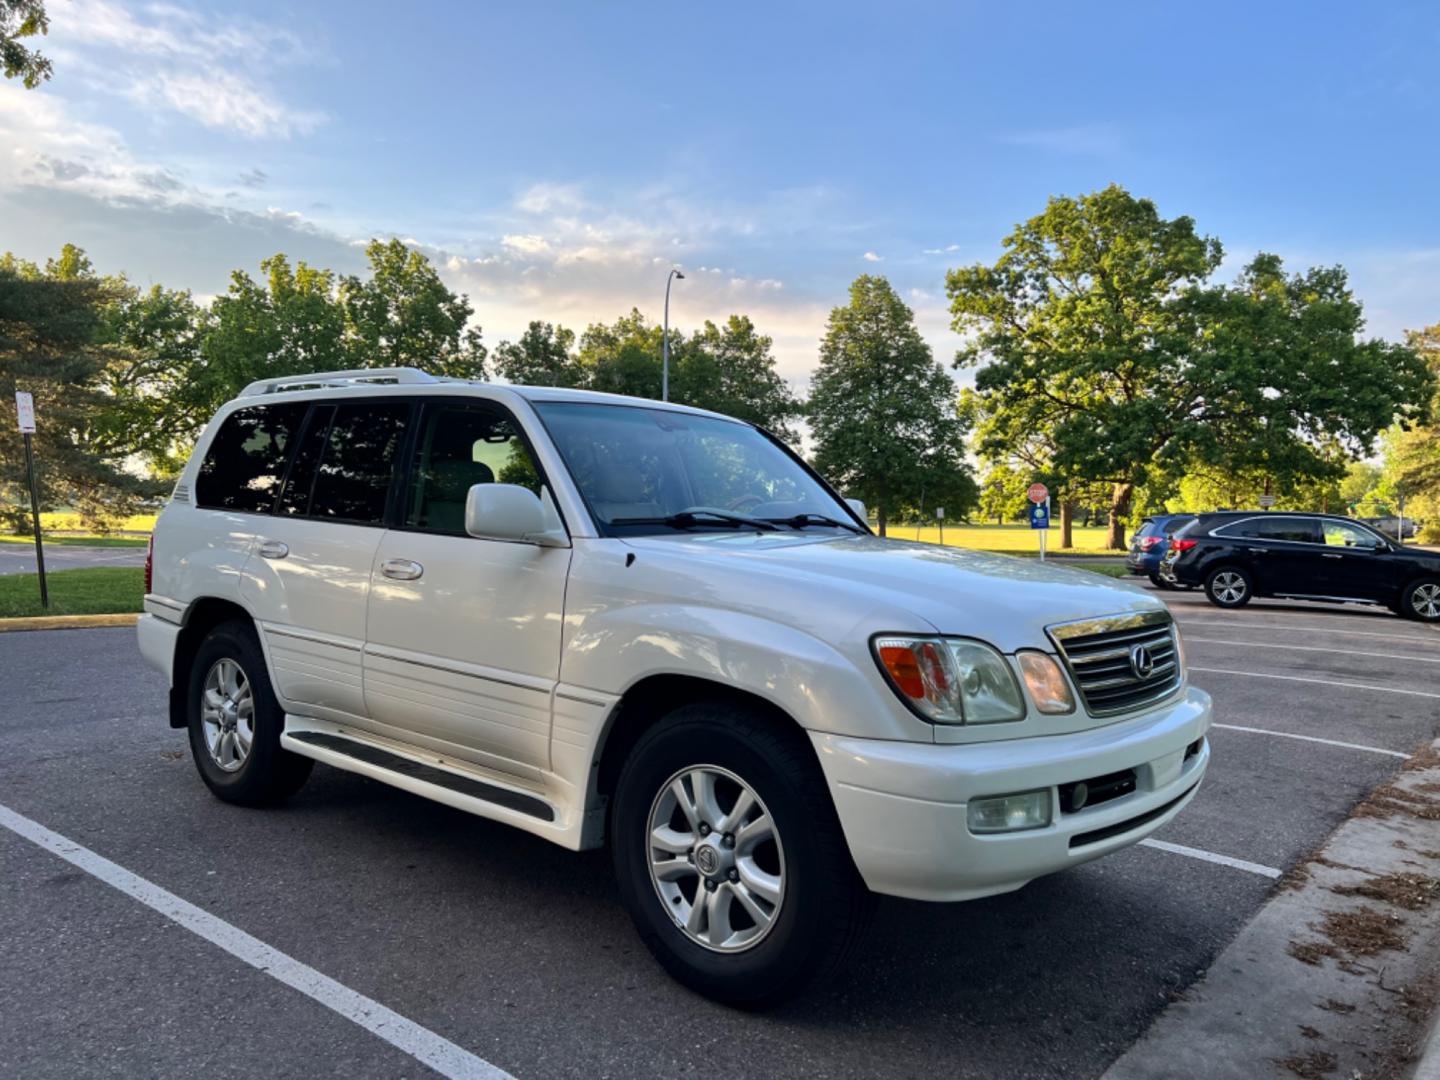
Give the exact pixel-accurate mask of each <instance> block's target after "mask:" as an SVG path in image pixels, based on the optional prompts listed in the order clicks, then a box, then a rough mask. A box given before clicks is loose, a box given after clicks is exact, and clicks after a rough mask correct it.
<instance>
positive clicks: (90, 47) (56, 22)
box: [51, 0, 325, 139]
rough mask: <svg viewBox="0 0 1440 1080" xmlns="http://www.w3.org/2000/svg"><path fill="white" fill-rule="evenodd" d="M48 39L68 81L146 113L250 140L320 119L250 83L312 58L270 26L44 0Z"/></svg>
mask: <svg viewBox="0 0 1440 1080" xmlns="http://www.w3.org/2000/svg"><path fill="white" fill-rule="evenodd" d="M51 33H52V35H53V36H54V37H55V38H57V39H58V40H59V42H60V43H61V45H60V47H61V49H62V50H64V51H65V52H66V53H67V54H68V57H69V64H70V67H71V68H72V70H73V71H74V73H75V75H74V78H75V79H76V81H77V82H85V83H87V84H89V85H91V86H92V87H94V88H96V89H98V90H100V91H102V92H104V93H111V94H120V95H123V96H125V97H127V98H129V99H130V100H132V101H135V102H137V103H139V104H141V105H143V106H145V107H147V108H150V109H152V110H156V111H168V112H173V113H176V114H179V115H180V116H184V117H187V118H189V119H191V120H194V121H197V122H198V123H200V124H203V125H204V126H206V127H212V128H218V129H221V130H225V131H232V132H235V133H237V134H240V135H242V136H245V137H247V138H253V139H258V138H265V137H275V138H289V137H290V136H292V135H296V134H305V133H307V132H309V131H312V130H314V129H315V127H317V126H318V125H319V124H321V123H323V122H324V120H325V117H324V115H323V114H322V113H320V112H318V111H316V110H313V109H301V108H293V107H291V106H289V105H287V104H286V103H284V102H282V101H280V100H279V99H277V98H276V97H275V96H274V95H273V94H271V93H267V92H266V91H265V90H262V89H261V88H260V86H259V85H257V82H256V78H255V74H256V72H257V70H258V71H260V72H264V71H268V70H269V69H270V68H273V67H275V66H277V65H285V64H289V63H293V62H295V61H298V60H301V59H307V60H308V59H313V57H312V56H311V51H310V50H309V49H308V48H307V47H306V45H305V43H304V42H302V40H301V38H300V37H299V36H298V35H296V34H294V33H292V32H291V31H289V30H288V29H285V28H283V27H280V26H275V25H270V24H265V23H259V22H255V21H252V20H248V19H243V18H236V17H219V16H209V15H202V14H199V13H197V12H192V11H188V10H184V9H181V8H177V7H172V6H169V5H167V4H162V3H154V4H149V5H146V6H143V7H136V6H125V5H123V4H121V3H117V2H114V0H54V3H53V4H52V10H51Z"/></svg>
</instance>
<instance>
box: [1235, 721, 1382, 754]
mask: <svg viewBox="0 0 1440 1080" xmlns="http://www.w3.org/2000/svg"><path fill="white" fill-rule="evenodd" d="M1210 726H1211V727H1212V728H1223V729H1224V730H1226V731H1247V732H1249V733H1250V734H1251V735H1274V736H1275V737H1277V738H1280V739H1299V740H1300V741H1301V742H1313V743H1323V744H1324V745H1326V746H1339V747H1341V748H1343V749H1345V750H1364V751H1366V752H1367V753H1370V754H1385V755H1387V756H1388V757H1398V758H1402V759H1406V760H1408V759H1409V757H1410V755H1409V754H1405V753H1402V752H1401V751H1399V750H1382V749H1381V748H1380V747H1378V746H1361V745H1360V744H1359V743H1353V742H1337V741H1336V740H1334V739H1321V738H1319V737H1318V736H1315V735H1295V734H1292V733H1291V732H1288V731H1271V730H1269V729H1268V728H1258V727H1243V726H1242V725H1240V724H1211V725H1210Z"/></svg>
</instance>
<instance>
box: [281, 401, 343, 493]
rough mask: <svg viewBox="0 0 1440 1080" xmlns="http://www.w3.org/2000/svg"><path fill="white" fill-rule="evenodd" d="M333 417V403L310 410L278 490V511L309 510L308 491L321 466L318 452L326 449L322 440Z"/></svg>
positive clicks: (326, 436) (326, 435) (326, 434)
mask: <svg viewBox="0 0 1440 1080" xmlns="http://www.w3.org/2000/svg"><path fill="white" fill-rule="evenodd" d="M334 419H335V406H334V405H316V406H315V407H314V408H313V409H312V410H311V411H310V420H309V422H308V423H307V424H306V425H305V431H304V433H303V434H302V435H301V436H300V445H299V446H298V448H297V449H296V450H295V457H294V460H292V461H291V463H290V475H289V477H287V478H286V480H285V490H284V491H283V492H281V494H280V505H279V506H277V507H276V508H275V512H276V513H277V514H281V515H284V516H286V517H304V516H305V515H306V514H308V513H310V492H311V490H312V489H313V488H314V487H315V472H316V470H317V469H318V468H319V466H320V455H321V454H323V453H324V452H325V442H326V440H327V439H329V438H330V423H331V421H332V420H334Z"/></svg>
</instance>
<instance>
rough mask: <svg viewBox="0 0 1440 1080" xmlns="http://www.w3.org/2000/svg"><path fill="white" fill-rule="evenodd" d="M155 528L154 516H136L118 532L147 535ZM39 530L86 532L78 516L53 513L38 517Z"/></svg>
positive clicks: (120, 527) (126, 522) (127, 520)
mask: <svg viewBox="0 0 1440 1080" xmlns="http://www.w3.org/2000/svg"><path fill="white" fill-rule="evenodd" d="M153 528H155V515H154V514H136V515H135V516H134V517H128V518H126V519H125V520H124V521H123V522H121V524H120V526H119V531H120V532H141V533H148V532H149V531H150V530H151V529H153ZM40 529H41V531H42V532H47V533H48V532H86V531H87V530H86V528H85V526H84V524H82V523H81V521H80V515H79V514H73V513H66V512H65V511H55V512H53V513H46V514H41V515H40Z"/></svg>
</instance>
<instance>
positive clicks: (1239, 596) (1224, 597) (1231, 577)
mask: <svg viewBox="0 0 1440 1080" xmlns="http://www.w3.org/2000/svg"><path fill="white" fill-rule="evenodd" d="M1210 587H1211V589H1213V590H1214V592H1215V599H1217V600H1219V601H1220V602H1221V603H1222V604H1238V603H1239V602H1240V601H1241V600H1243V599H1245V579H1244V578H1243V577H1241V576H1240V575H1239V574H1237V573H1236V572H1235V571H1234V570H1222V571H1220V573H1218V574H1216V575H1215V580H1214V582H1213V583H1212V584H1211V586H1210Z"/></svg>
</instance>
